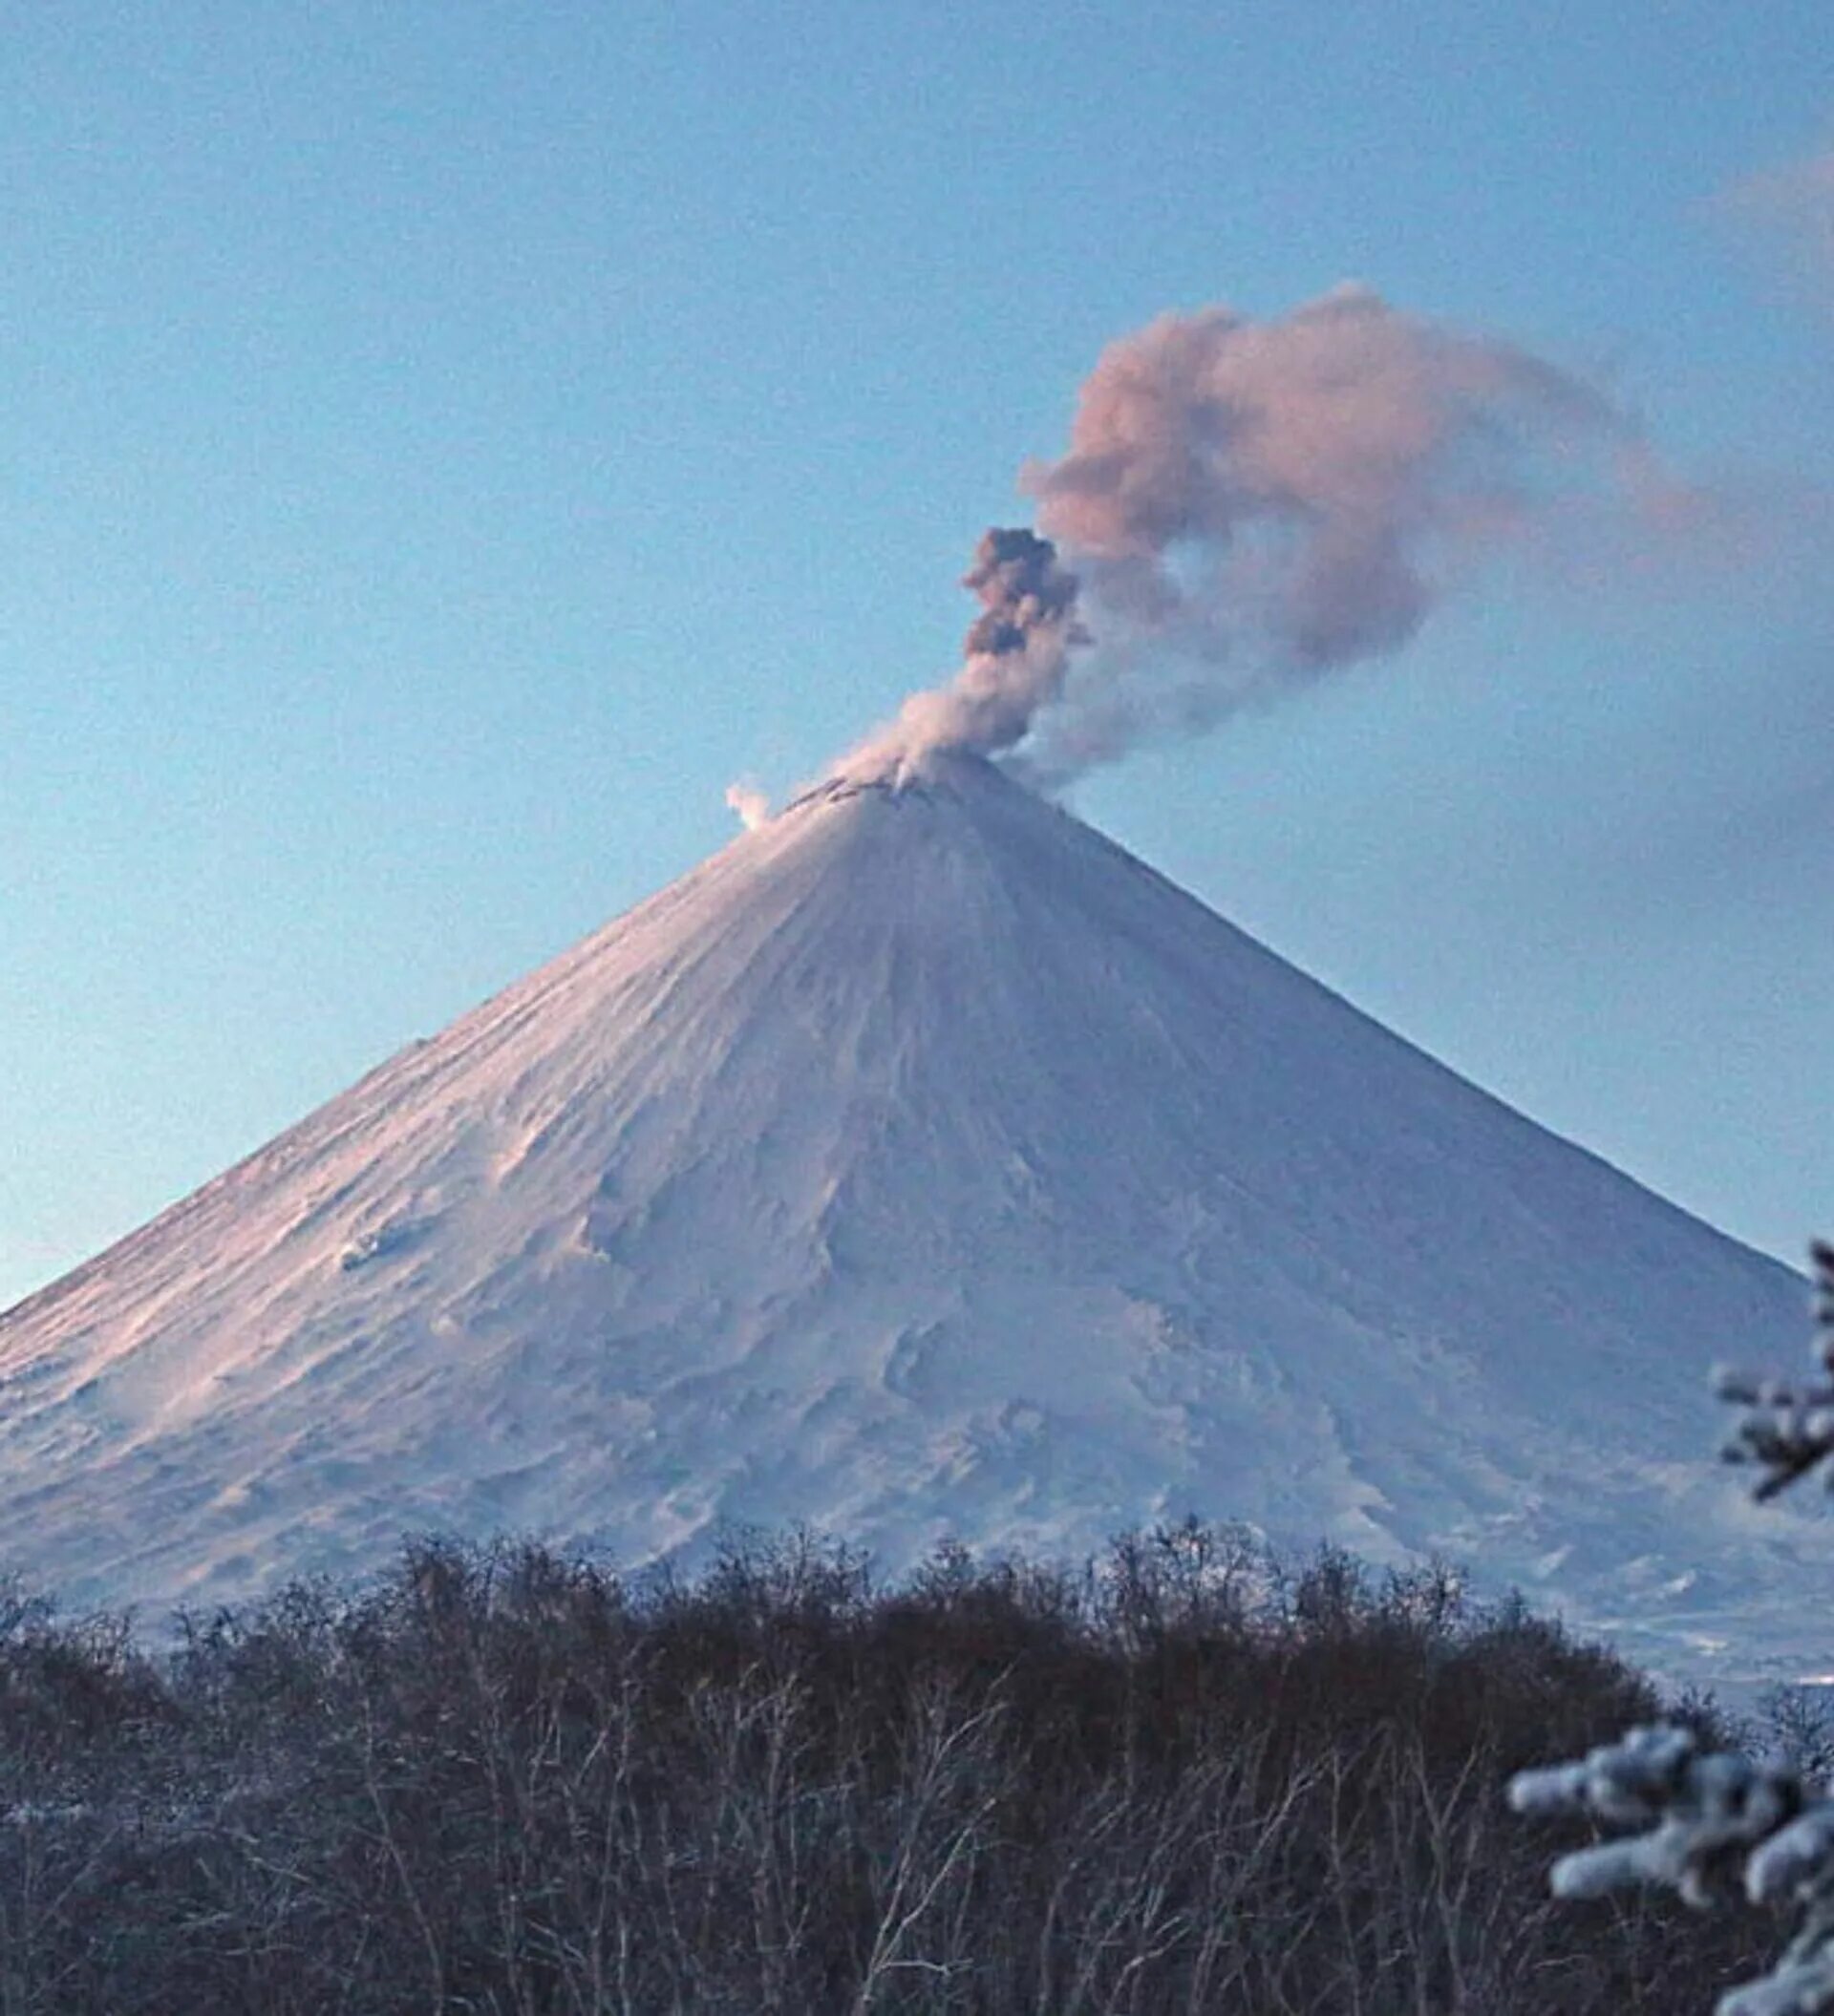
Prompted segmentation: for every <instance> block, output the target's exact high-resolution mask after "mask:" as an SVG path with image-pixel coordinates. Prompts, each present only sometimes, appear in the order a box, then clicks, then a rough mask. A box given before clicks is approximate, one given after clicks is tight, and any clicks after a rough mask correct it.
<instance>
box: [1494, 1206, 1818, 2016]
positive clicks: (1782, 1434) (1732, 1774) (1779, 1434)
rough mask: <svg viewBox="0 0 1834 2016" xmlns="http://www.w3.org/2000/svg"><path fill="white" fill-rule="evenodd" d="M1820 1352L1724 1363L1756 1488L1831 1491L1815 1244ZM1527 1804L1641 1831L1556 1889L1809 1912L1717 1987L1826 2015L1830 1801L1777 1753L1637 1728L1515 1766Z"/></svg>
mask: <svg viewBox="0 0 1834 2016" xmlns="http://www.w3.org/2000/svg"><path fill="white" fill-rule="evenodd" d="M1810 1255H1811V1259H1812V1262H1813V1267H1814V1280H1815V1356H1816V1360H1817V1362H1818V1364H1819V1365H1820V1367H1821V1376H1820V1377H1819V1378H1815V1379H1812V1380H1809V1381H1806V1382H1804V1383H1802V1384H1800V1385H1798V1384H1793V1383H1791V1382H1789V1381H1785V1380H1781V1379H1771V1378H1766V1377H1762V1376H1760V1375H1757V1374H1753V1373H1748V1372H1739V1371H1735V1370H1731V1369H1720V1370H1718V1371H1717V1372H1716V1373H1715V1374H1714V1386H1715V1390H1717V1393H1718V1395H1719V1397H1720V1398H1721V1399H1723V1400H1729V1401H1731V1402H1733V1403H1734V1404H1735V1405H1737V1406H1738V1407H1740V1408H1742V1409H1743V1410H1744V1412H1743V1414H1742V1415H1741V1417H1740V1419H1739V1422H1738V1427H1737V1429H1736V1430H1735V1431H1734V1433H1733V1438H1732V1440H1731V1441H1730V1442H1729V1443H1728V1444H1727V1446H1726V1448H1725V1451H1724V1454H1725V1456H1726V1459H1727V1460H1728V1461H1729V1462H1735V1463H1751V1464H1755V1465H1756V1466H1757V1467H1758V1468H1759V1471H1760V1473H1761V1475H1759V1478H1758V1481H1757V1482H1756V1484H1754V1486H1753V1487H1752V1490H1753V1496H1756V1497H1758V1498H1760V1499H1761V1498H1771V1497H1775V1496H1777V1495H1778V1494H1779V1493H1780V1492H1782V1491H1786V1490H1787V1489H1788V1488H1789V1486H1790V1485H1792V1484H1794V1483H1795V1482H1796V1481H1797V1480H1798V1479H1799V1478H1801V1477H1803V1476H1806V1475H1808V1474H1809V1472H1811V1471H1813V1470H1816V1469H1818V1468H1820V1467H1821V1466H1822V1465H1823V1464H1824V1463H1826V1464H1828V1468H1827V1470H1826V1471H1825V1472H1824V1475H1825V1476H1826V1478H1827V1481H1828V1484H1829V1488H1830V1489H1834V1463H1828V1459H1829V1458H1830V1457H1834V1245H1829V1244H1826V1243H1823V1241H1816V1242H1815V1244H1814V1245H1813V1246H1812V1247H1811V1248H1810ZM1509 1801H1510V1804H1511V1805H1512V1806H1513V1807H1514V1808H1515V1810H1516V1811H1517V1812H1518V1813H1522V1814H1537V1815H1552V1814H1583V1815H1585V1816H1587V1817H1589V1818H1590V1819H1593V1820H1597V1821H1601V1822H1603V1823H1604V1824H1606V1825H1607V1826H1611V1827H1635V1828H1641V1829H1642V1830H1643V1831H1642V1832H1641V1833H1638V1834H1634V1835H1631V1836H1628V1837H1626V1838H1620V1839H1618V1840H1612V1841H1603V1842H1599V1843H1597V1844H1595V1845H1594V1846H1592V1847H1589V1848H1581V1849H1577V1850H1575V1851H1574V1852H1573V1853H1572V1854H1570V1855H1565V1856H1562V1857H1560V1859H1559V1860H1558V1861H1557V1862H1555V1864H1554V1866H1553V1870H1552V1873H1551V1877H1552V1886H1553V1891H1554V1894H1555V1896H1556V1897H1563V1898H1585V1897H1598V1896H1601V1895H1602V1894H1604V1893H1605V1892H1607V1891H1610V1890H1618V1889H1623V1888H1626V1887H1628V1886H1631V1885H1633V1884H1639V1883H1653V1884H1657V1885H1660V1886H1662V1887H1665V1888H1668V1889H1672V1890H1674V1891H1675V1892H1676V1893H1677V1895H1679V1896H1680V1897H1681V1898H1682V1899H1684V1900H1685V1901H1686V1902H1688V1903H1690V1904H1692V1905H1694V1906H1695V1908H1696V1909H1704V1908H1706V1907H1708V1906H1710V1905H1712V1904H1713V1903H1715V1902H1717V1901H1718V1900H1720V1899H1723V1898H1726V1897H1729V1896H1736V1895H1738V1893H1739V1892H1742V1894H1743V1896H1744V1897H1745V1899H1748V1900H1749V1901H1750V1902H1751V1903H1753V1904H1768V1905H1781V1906H1783V1907H1785V1908H1794V1909H1795V1910H1797V1911H1799V1912H1800V1913H1801V1919H1800V1921H1799V1923H1798V1925H1797V1928H1796V1932H1795V1936H1794V1937H1793V1938H1792V1939H1791V1941H1790V1942H1789V1944H1788V1946H1787V1947H1785V1949H1784V1951H1783V1953H1782V1955H1781V1958H1780V1959H1779V1960H1778V1963H1777V1964H1776V1965H1775V1966H1774V1967H1773V1968H1772V1969H1771V1970H1770V1972H1769V1973H1768V1974H1765V1975H1762V1976H1760V1977H1759V1979H1758V1980H1756V1981H1749V1982H1745V1983H1743V1984H1740V1985H1739V1986H1738V1987H1736V1988H1733V1989H1731V1990H1730V1991H1729V1992H1728V1993H1726V1994H1725V1995H1723V1996H1721V1997H1720V1999H1719V2003H1718V2006H1717V2016H1819V2012H1821V2011H1826V2010H1834V1800H1830V1799H1828V1798H1827V1797H1825V1796H1823V1793H1822V1792H1821V1791H1820V1790H1819V1789H1818V1788H1816V1787H1813V1786H1811V1785H1810V1784H1809V1783H1808V1782H1807V1781H1806V1780H1805V1779H1804V1778H1803V1776H1802V1773H1801V1772H1800V1771H1798V1770H1797V1768H1796V1767H1795V1766H1793V1765H1791V1764H1788V1763H1785V1762H1783V1761H1781V1759H1762V1760H1758V1761H1754V1760H1753V1759H1751V1758H1749V1757H1746V1756H1742V1755H1740V1754H1739V1753H1738V1752H1737V1751H1713V1752H1710V1753H1706V1754H1702V1753H1701V1751H1700V1748H1699V1744H1698V1742H1697V1740H1696V1738H1695V1735H1694V1734H1693V1732H1692V1731H1691V1730H1686V1729H1681V1728H1677V1727H1675V1726H1674V1725H1672V1724H1659V1725H1657V1726H1655V1727H1653V1728H1648V1729H1633V1730H1630V1731H1629V1733H1628V1734H1626V1735H1625V1736H1624V1737H1623V1738H1621V1739H1620V1740H1619V1741H1618V1742H1616V1743H1611V1744H1605V1745H1602V1746H1601V1747H1600V1748H1599V1749H1597V1750H1594V1751H1590V1752H1589V1753H1588V1755H1587V1756H1586V1757H1585V1758H1583V1759H1582V1760H1581V1761H1579V1762H1578V1763H1572V1764H1557V1765H1553V1766H1551V1767H1549V1768H1547V1769H1545V1770H1541V1771H1526V1772H1518V1773H1517V1775H1516V1776H1515V1778H1514V1779H1512V1780H1511V1782H1510V1786H1509Z"/></svg>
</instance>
